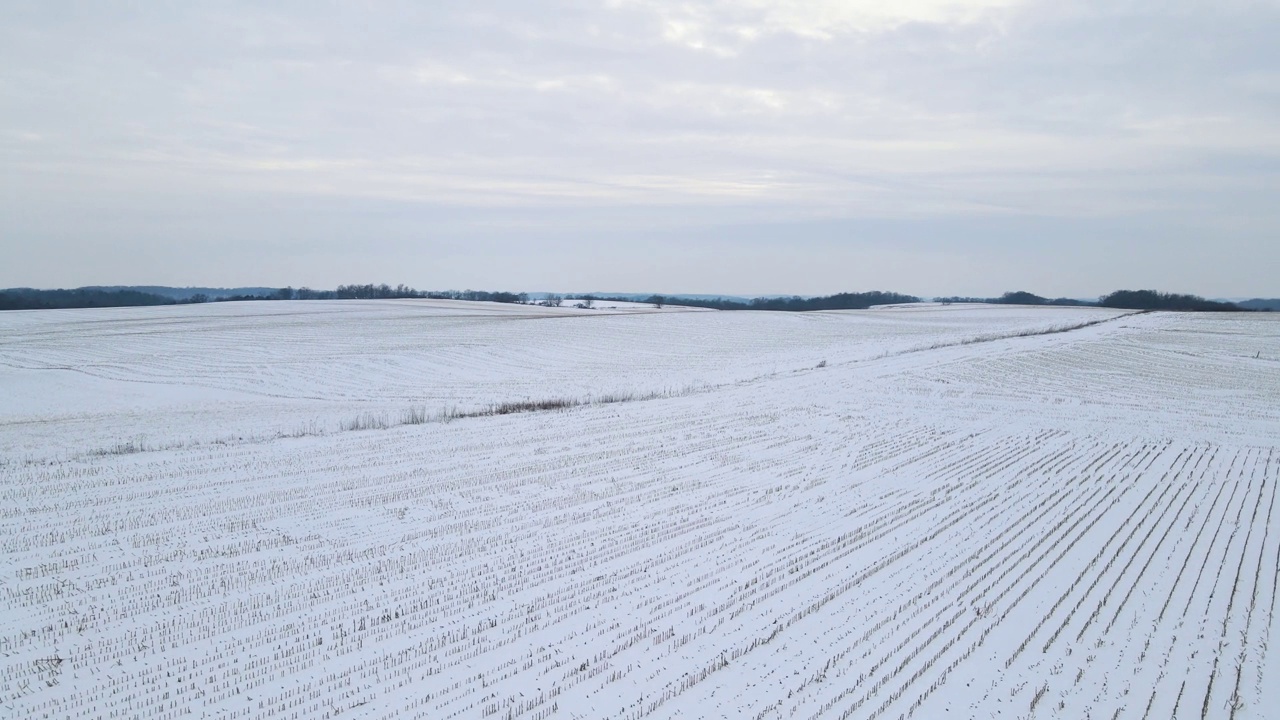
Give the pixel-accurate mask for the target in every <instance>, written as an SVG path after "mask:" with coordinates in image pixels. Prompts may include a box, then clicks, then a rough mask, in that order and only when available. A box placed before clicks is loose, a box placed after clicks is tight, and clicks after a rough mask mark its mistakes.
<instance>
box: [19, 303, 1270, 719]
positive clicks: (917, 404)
mask: <svg viewBox="0 0 1280 720" xmlns="http://www.w3.org/2000/svg"><path fill="white" fill-rule="evenodd" d="M1051 330H1062V332H1052V333H1046V331H1051ZM1042 333H1043V334H1042ZM824 361H825V362H824ZM820 365H821V366H820ZM556 399H566V400H570V401H572V403H573V407H570V408H568V409H563V410H555V411H543V412H529V413H517V414H507V415H485V414H481V413H483V412H484V411H485V410H486V409H488V408H491V407H493V406H494V405H495V404H500V403H508V402H525V401H534V402H537V401H545V400H556ZM457 415H472V416H469V417H460V418H459V417H456V416H457ZM450 416H455V417H453V419H451V420H450V419H448V418H449V417H450ZM361 418H363V420H361ZM405 421H410V424H402V423H404V422H405ZM419 421H425V422H419ZM370 425H373V426H377V427H375V428H374V429H366V430H344V429H343V428H350V427H353V426H361V427H368V426H370ZM384 426H385V427H384ZM1278 437H1280V318H1276V317H1274V316H1271V315H1252V314H1251V315H1230V316H1210V315H1182V314H1160V313H1156V314H1143V315H1122V314H1120V313H1116V312H1111V311H1103V310H1090V309H1068V308H1057V309H1051V308H1009V307H1004V308H997V307H973V306H970V307H965V306H949V307H921V308H886V309H882V310H873V311H866V312H832V313H812V314H780V313H748V312H738V313H718V312H680V311H672V310H670V309H668V310H667V311H664V312H660V313H659V312H651V311H648V310H645V309H642V308H632V309H618V310H575V309H570V308H563V309H548V308H529V307H514V306H499V305H489V304H482V303H447V302H422V301H405V302H392V301H387V302H367V303H366V302H358V301H346V302H335V303H325V302H307V303H288V302H274V303H248V304H225V305H211V306H191V307H181V308H148V309H120V310H83V311H41V312H11V313H4V314H0V493H2V495H0V498H2V500H3V502H0V529H2V532H0V540H2V541H3V549H2V550H0V553H2V554H0V557H2V558H3V563H4V564H3V567H2V568H0V588H2V590H0V592H2V593H3V605H0V620H3V623H2V624H0V628H2V631H0V708H3V713H5V714H6V715H7V716H10V717H15V718H18V717H21V718H42V717H49V718H65V717H94V718H96V717H102V718H135V717H139V718H182V717H226V718H248V719H251V720H253V719H259V718H261V719H264V720H265V719H266V718H286V719H288V718H324V717H344V718H345V717H360V718H366V717H367V718H391V717H404V718H430V719H432V720H435V719H437V718H471V717H494V718H507V717H513V718H548V717H560V718H605V717H621V718H642V717H691V718H693V717H705V718H713V717H745V718H826V717H833V718H871V717H883V718H899V717H903V716H908V717H920V718H936V717H961V718H963V717H989V716H995V717H1012V718H1016V717H1033V716H1034V717H1092V718H1166V717H1188V718H1193V717H1194V718H1205V717H1209V718H1232V717H1234V718H1257V717H1267V716H1269V715H1271V714H1273V713H1274V710H1275V708H1276V707H1280V691H1278V690H1277V688H1280V662H1277V660H1276V659H1275V658H1273V657H1271V656H1269V654H1268V652H1267V651H1268V645H1269V641H1270V639H1271V633H1272V631H1273V629H1275V628H1276V627H1277V621H1276V615H1275V610H1276V598H1277V584H1278V580H1280V527H1278V524H1280V517H1276V516H1274V513H1273V510H1274V508H1275V506H1276V504H1277V502H1276V483H1277V481H1280V454H1278V453H1277V445H1278V443H1277V441H1276V438H1278Z"/></svg>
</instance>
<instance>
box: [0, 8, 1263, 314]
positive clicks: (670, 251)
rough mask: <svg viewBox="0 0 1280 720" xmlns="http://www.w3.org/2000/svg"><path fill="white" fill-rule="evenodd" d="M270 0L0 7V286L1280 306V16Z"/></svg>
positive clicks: (1259, 12) (1221, 11)
mask: <svg viewBox="0 0 1280 720" xmlns="http://www.w3.org/2000/svg"><path fill="white" fill-rule="evenodd" d="M272 7H273V9H271V10H265V9H262V8H261V7H260V5H259V4H256V3H219V4H194V3H181V4H160V3H155V4H147V3H143V4H137V3H134V4H123V3H120V4H108V3H102V4H91V5H86V4H63V3H44V2H41V3H36V2H29V3H22V2H19V3H9V4H7V5H6V6H5V8H4V9H0V165H3V167H4V170H2V171H0V242H3V243H4V245H5V247H4V248H3V249H4V250H5V254H6V255H7V256H9V257H10V258H12V259H14V260H16V262H8V263H5V264H4V265H3V268H2V269H0V286H4V285H40V286H49V285H75V284H83V283H125V282H157V283H192V284H207V283H229V284H259V283H262V284H286V283H292V284H295V285H297V284H304V283H305V284H311V285H321V286H322V285H332V284H336V283H338V282H348V281H357V280H360V281H364V280H366V279H372V280H376V281H382V280H386V281H388V282H393V283H394V282H401V281H403V282H409V283H411V284H416V285H419V286H423V287H457V286H463V285H471V286H476V287H489V288H495V289H496V288H499V287H501V288H510V289H526V290H536V289H546V288H554V289H563V290H573V289H597V290H599V289H604V290H619V291H622V290H628V289H635V290H654V291H688V292H698V291H707V292H742V293H754V292H799V293H821V292H834V291H839V290H852V289H866V288H868V287H871V286H884V287H891V288H892V289H898V290H902V291H907V292H917V293H923V294H929V293H933V292H937V293H997V292H1000V291H1002V290H1007V289H1013V288H1014V287H1015V284H1017V283H1020V282H1021V278H1031V277H1041V278H1042V280H1041V282H1042V283H1043V284H1042V285H1040V286H1037V287H1031V288H1027V289H1031V290H1035V291H1038V292H1042V293H1045V294H1076V295H1082V294H1090V293H1098V292H1105V291H1108V290H1111V289H1115V287H1119V286H1121V285H1124V286H1137V285H1144V284H1145V285H1155V286H1159V287H1161V288H1165V289H1170V290H1177V291H1189V292H1200V293H1204V294H1218V295H1223V294H1231V295H1249V294H1270V295H1280V287H1277V286H1276V285H1275V280H1274V278H1273V277H1271V274H1268V273H1266V272H1264V271H1263V270H1262V269H1261V268H1263V267H1266V266H1267V264H1268V263H1271V264H1272V265H1273V266H1274V265H1280V243H1276V242H1274V238H1275V237H1277V235H1278V234H1280V233H1278V231H1280V211H1277V210H1276V208H1275V203H1274V197H1276V193H1277V192H1278V191H1280V82H1278V81H1277V78H1278V77H1280V74H1278V73H1277V71H1276V68H1277V67H1278V66H1280V62H1278V61H1280V51H1277V50H1276V49H1275V47H1274V45H1275V43H1274V32H1273V31H1274V29H1275V28H1277V27H1280V5H1278V4H1277V3H1275V2H1234V3H1206V2H1172V3H1171V2H1093V3H1072V4H1069V5H1063V4H1058V3H1048V2H1037V1H1030V0H1022V1H1018V0H972V1H967V2H943V1H935V0H906V1H899V2H850V1H837V0H776V1H774V0H748V1H746V2H742V1H735V2H729V1H727V0H726V1H724V2H719V1H717V2H702V3H693V2H664V1H662V0H613V1H610V2H600V3H588V2H574V3H540V2H475V3H457V4H452V3H431V4H419V3H409V2H403V3H401V2H371V3H362V4H358V5H357V4H338V5H331V4H323V5H321V4H314V3H301V2H298V3H291V4H289V3H286V4H281V5H274V6H272ZM533 242H537V243H539V247H540V249H539V251H538V252H536V253H535V252H530V251H529V250H528V246H529V244H530V243H533ZM1064 243H1065V244H1067V245H1066V246H1067V247H1074V248H1076V249H1077V250H1078V252H1079V253H1082V254H1083V255H1082V256H1081V257H1080V259H1078V260H1073V261H1071V262H1063V260H1062V254H1063V249H1062V248H1063V247H1064V245H1063V244H1064ZM459 247H465V252H459V250H458V248H459ZM637 247H642V248H644V249H645V251H644V252H645V253H647V254H648V255H656V256H658V257H659V258H667V259H669V262H668V263H663V262H658V263H654V262H636V260H635V258H636V252H637V251H636V250H635V248H637ZM1205 247H1212V248H1215V249H1216V251H1215V253H1213V254H1212V256H1211V258H1210V260H1209V261H1208V262H1207V263H1206V258H1205V253H1204V251H1203V248H1205ZM477 248H483V249H484V253H485V254H483V255H482V256H479V257H477V256H476V252H477V250H476V249H477ZM1137 249H1141V250H1142V252H1138V250H1137ZM1146 251H1151V252H1153V253H1156V254H1158V255H1159V257H1158V258H1156V257H1154V256H1145V255H1144V254H1143V253H1144V252H1146ZM646 256H647V255H646ZM731 256H736V259H731ZM446 257H447V258H457V257H468V258H471V259H470V260H467V261H461V260H459V261H456V262H455V261H451V262H449V263H441V262H440V259H441V258H446ZM87 258H94V260H93V262H89V261H88V260H87ZM357 258H358V259H357ZM583 258H593V259H595V260H596V261H598V262H597V263H596V264H591V263H584V261H583ZM857 258H866V259H872V258H874V259H877V260H878V261H880V262H881V263H882V265H883V266H882V267H875V266H873V265H872V264H870V263H868V262H862V261H859V260H857ZM939 258H945V260H943V261H939ZM1179 258H1184V259H1183V260H1180V259H1179ZM677 266H678V267H680V268H681V270H680V272H679V273H676V272H674V271H672V270H671V269H670V268H672V267H677ZM725 266H732V267H734V268H735V269H736V270H735V271H736V272H737V273H738V274H737V275H735V276H733V277H728V276H726V274H725V272H724V267H725ZM619 267H624V268H625V267H631V268H633V269H634V271H633V272H632V274H631V275H627V274H626V273H625V272H621V271H619V270H618V269H617V268H619ZM1044 267H1054V268H1058V269H1060V270H1061V271H1062V272H1055V273H1044V272H1043V271H1042V270H1043V268H1044ZM566 268H572V270H571V271H570V270H566ZM960 268H963V269H964V272H963V275H962V276H958V275H957V274H956V273H955V272H950V271H948V269H952V270H954V269H960ZM355 269H362V270H363V271H364V272H367V273H369V276H365V277H364V278H361V277H352V276H350V275H349V274H348V273H351V272H353V271H354V270H355ZM699 273H701V274H699ZM370 276H371V277H370ZM700 277H701V278H708V279H709V280H708V281H706V282H700V281H699V278H700ZM710 279H713V280H710ZM1019 287H1020V286H1019Z"/></svg>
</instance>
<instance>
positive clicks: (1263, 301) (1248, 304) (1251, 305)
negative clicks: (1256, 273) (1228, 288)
mask: <svg viewBox="0 0 1280 720" xmlns="http://www.w3.org/2000/svg"><path fill="white" fill-rule="evenodd" d="M1236 306H1238V307H1242V308H1244V309H1245V310H1274V311H1277V312H1280V298H1254V299H1252V300H1241V301H1239V302H1237V303H1236Z"/></svg>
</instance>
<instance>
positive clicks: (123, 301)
mask: <svg viewBox="0 0 1280 720" xmlns="http://www.w3.org/2000/svg"><path fill="white" fill-rule="evenodd" d="M395 298H429V299H435V300H470V301H485V302H501V303H529V302H531V298H530V295H529V294H528V293H524V292H519V293H513V292H502V291H499V292H491V291H486V290H445V291H421V290H416V289H414V288H412V287H409V286H407V285H404V284H400V285H396V286H395V287H392V286H390V285H387V284H385V283H383V284H380V285H374V284H364V285H359V284H355V285H339V286H338V287H337V288H336V289H334V290H313V289H311V288H308V287H300V288H297V289H295V288H293V287H284V288H279V289H277V290H269V291H267V292H262V293H255V294H237V295H218V296H213V295H209V294H205V293H197V294H194V295H191V296H189V297H182V298H175V297H169V296H165V295H161V294H158V293H154V292H142V291H139V290H131V289H128V288H110V289H108V288H76V289H73V290H37V289H33V288H10V289H7V290H0V310H45V309H56V308H95V307H137V306H148V305H178V304H189V303H205V302H230V301H245V300H352V299H360V300H383V299H395ZM564 300H565V297H564V296H562V295H547V296H545V297H543V298H542V299H540V300H538V301H537V302H538V304H541V305H551V306H559V305H561V304H562V303H563V302H564ZM597 300H603V301H624V302H635V301H636V300H635V297H634V296H633V297H609V296H592V295H586V296H582V297H580V298H579V302H578V307H585V308H590V307H592V306H593V304H594V302H595V301H597ZM935 301H938V302H942V303H943V304H950V303H994V304H1003V305H1067V306H1095V307H1110V308H1120V309H1126V310H1191V311H1202V312H1203V311H1212V312H1220V311H1242V310H1270V309H1272V307H1271V306H1270V303H1272V302H1273V301H1263V300H1256V301H1246V302H1245V303H1241V304H1239V305H1237V304H1235V303H1229V302H1220V301H1216V300H1206V299H1204V298H1202V297H1199V296H1197V295H1183V294H1177V293H1165V292H1159V291H1156V290H1117V291H1115V292H1113V293H1111V294H1109V295H1104V296H1102V297H1101V298H1099V299H1098V300H1097V301H1096V302H1094V301H1087V300H1078V299H1074V298H1052V299H1051V298H1044V297H1041V296H1039V295H1036V294H1034V293H1030V292H1026V291H1016V292H1007V293H1005V294H1003V295H1001V296H1000V297H996V298H978V297H960V296H954V297H944V298H935ZM641 302H645V303H648V304H651V305H653V306H654V307H663V306H664V305H668V304H675V305H681V306H686V307H702V308H711V309H715V310H775V311H782V312H802V311H810V310H863V309H866V308H869V307H872V306H875V305H898V304H903V303H916V302H920V298H918V297H916V296H914V295H903V294H901V293H895V292H887V291H881V290H875V291H871V292H858V293H836V294H835V295H826V296H822V297H801V296H799V295H793V296H790V297H758V298H754V299H752V300H747V301H742V300H736V299H728V298H705V297H699V298H691V297H683V296H679V295H673V296H663V295H650V296H649V297H648V298H646V299H644V300H643V301H641Z"/></svg>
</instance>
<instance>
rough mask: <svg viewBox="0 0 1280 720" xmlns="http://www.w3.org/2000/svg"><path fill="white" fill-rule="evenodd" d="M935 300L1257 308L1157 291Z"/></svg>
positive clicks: (1220, 309) (1232, 309) (1209, 309)
mask: <svg viewBox="0 0 1280 720" xmlns="http://www.w3.org/2000/svg"><path fill="white" fill-rule="evenodd" d="M934 300H935V301H937V302H940V303H942V304H944V305H949V304H952V303H988V304H995V305H1065V306H1085V307H1108V308H1118V309H1121V310H1189V311H1196V312H1239V311H1243V310H1252V309H1254V308H1250V307H1242V306H1241V305H1237V304H1236V303H1230V302H1221V301H1218V300H1206V299H1204V298H1202V297H1200V296H1199V295H1183V294H1179V293H1166V292H1160V291H1158V290H1116V291H1115V292H1113V293H1110V294H1108V295H1103V296H1102V297H1100V298H1098V300H1097V301H1096V302H1093V301H1089V300H1078V299H1075V298H1053V299H1050V298H1044V297H1040V296H1039V295H1036V294H1034V293H1029V292H1026V291H1021V290H1020V291H1016V292H1007V293H1005V294H1004V295H1001V296H1000V297H997V298H977V297H959V296H955V297H940V298H934Z"/></svg>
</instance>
